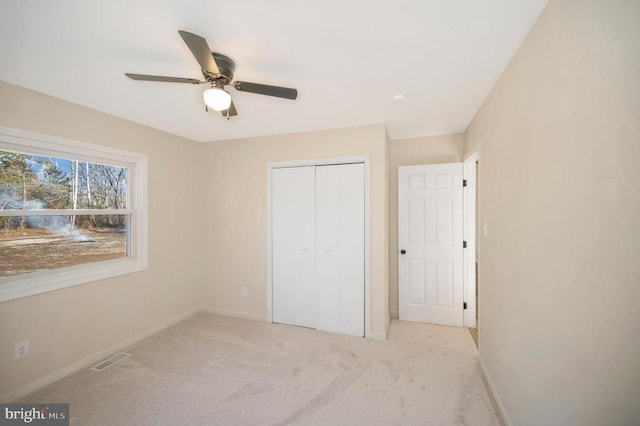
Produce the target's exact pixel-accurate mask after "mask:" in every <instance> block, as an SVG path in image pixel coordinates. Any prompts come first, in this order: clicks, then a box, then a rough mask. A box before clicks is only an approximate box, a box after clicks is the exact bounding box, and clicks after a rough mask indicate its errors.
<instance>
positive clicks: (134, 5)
mask: <svg viewBox="0 0 640 426" xmlns="http://www.w3.org/2000/svg"><path fill="white" fill-rule="evenodd" d="M546 3H547V0H483V1H478V0H396V1H393V2H390V1H387V0H323V1H300V0H297V1H296V0H276V1H258V0H228V1H226V2H223V1H219V0H181V1H178V0H126V1H125V0H110V1H87V0H56V1H42V0H2V1H1V2H0V80H4V81H7V82H9V83H13V84H16V85H18V86H22V87H26V88H29V89H33V90H36V91H38V92H42V93H46V94H48V95H51V96H55V97H58V98H61V99H65V100H68V101H71V102H75V103H78V104H80V105H84V106H87V107H90V108H93V109H96V110H99V111H103V112H106V113H109V114H113V115H116V116H119V117H122V118H125V119H128V120H131V121H135V122H138V123H142V124H145V125H147V126H150V127H154V128H157V129H161V130H164V131H166V132H169V133H173V134H176V135H180V136H184V137H186V138H190V139H193V140H196V141H215V140H223V139H234V138H241V137H250V136H263V135H273V134H282V133H292V132H300V131H311V130H320V129H330V128H339V127H347V126H357V125H366V124H374V123H375V124H379V123H384V124H386V125H387V129H388V132H389V135H390V137H391V138H392V139H396V138H405V137H413V136H426V135H434V134H445V133H453V132H461V131H464V130H465V128H466V127H467V125H468V124H469V122H470V120H471V119H472V118H473V116H474V114H475V113H476V111H477V110H478V108H479V106H480V105H481V104H482V102H483V100H484V98H485V97H486V96H487V94H488V93H489V91H490V90H491V88H492V87H493V85H494V83H495V81H496V80H497V79H498V77H499V76H500V73H501V72H502V70H503V69H504V68H505V66H506V65H507V63H508V62H509V60H510V59H511V57H512V56H513V54H514V53H515V52H516V50H517V48H518V46H519V45H520V43H521V42H522V40H523V39H524V37H525V35H526V34H527V32H528V31H529V29H530V28H531V26H532V25H533V23H534V22H535V20H536V18H537V17H538V15H539V14H540V12H541V11H542V9H543V8H544V6H545V4H546ZM179 29H181V30H186V31H190V32H193V33H196V34H199V35H201V36H202V37H204V38H206V39H207V41H208V42H209V45H210V47H211V48H212V49H213V50H214V51H217V52H220V53H223V54H226V55H228V56H230V57H231V58H232V59H233V60H234V61H235V62H236V72H235V79H237V80H244V81H250V82H256V83H264V84H273V85H280V86H288V87H295V88H297V89H298V93H299V95H298V99H297V100H296V101H289V100H284V99H278V98H272V97H267V96H262V95H256V94H251V93H241V92H237V91H236V90H235V89H233V88H229V89H228V90H229V91H230V92H231V95H232V97H233V100H234V103H235V104H236V107H237V109H238V112H239V115H238V116H237V117H234V118H232V119H231V120H229V121H227V120H225V119H224V118H223V117H222V116H221V115H220V114H219V113H215V112H213V111H212V112H209V113H206V112H205V111H204V104H203V102H202V92H203V91H204V89H205V88H206V87H207V86H206V85H199V86H197V85H189V84H172V83H155V82H140V81H133V80H130V79H128V78H126V77H125V76H124V73H125V72H132V73H139V74H155V75H167V76H175V77H190V78H197V79H201V77H202V75H201V73H200V68H199V65H198V64H197V62H196V61H195V59H194V58H193V56H192V55H191V53H190V51H189V49H188V48H187V46H186V45H185V44H184V43H183V41H182V39H181V38H180V36H179V35H178V30H179ZM396 94H403V95H404V96H405V99H404V100H401V101H394V100H393V97H394V95H396Z"/></svg>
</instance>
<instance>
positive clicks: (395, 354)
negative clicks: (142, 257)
mask: <svg viewBox="0 0 640 426" xmlns="http://www.w3.org/2000/svg"><path fill="white" fill-rule="evenodd" d="M126 352H128V353H130V354H131V356H130V357H129V358H126V359H125V360H123V361H121V362H119V363H117V364H115V365H113V366H111V367H109V368H108V369H106V370H104V371H102V372H95V371H92V370H89V369H86V370H83V371H80V372H77V373H75V374H72V375H70V376H68V377H66V378H64V379H62V380H60V381H58V382H56V383H54V384H52V385H50V386H48V387H46V388H44V389H41V390H40V391H37V392H35V393H33V394H31V395H29V396H27V397H25V398H22V399H21V401H20V402H27V401H28V402H68V403H70V411H71V424H77V425H80V424H82V425H129V424H135V425H288V424H300V425H439V426H440V425H474V426H480V425H499V424H501V421H500V419H499V418H498V416H497V414H496V411H495V407H494V405H493V403H492V400H491V398H490V397H489V394H488V392H487V389H486V386H485V384H484V381H483V379H482V373H481V370H480V367H479V364H478V352H477V350H476V347H475V345H474V343H473V341H472V339H471V337H470V336H469V332H468V331H467V330H466V329H465V328H452V327H442V326H434V325H427V324H415V323H407V322H401V321H397V320H394V321H392V323H391V326H390V336H389V340H387V341H374V340H367V339H362V338H355V337H349V336H342V335H337V334H330V333H323V332H319V331H315V330H309V329H305V328H299V327H292V326H285V325H279V324H268V323H260V322H255V321H250V320H242V319H236V318H229V317H224V316H218V315H212V314H204V313H200V314H197V315H195V316H193V317H191V318H189V319H187V320H185V321H183V322H181V323H179V324H177V325H175V326H173V327H171V328H169V329H167V330H165V331H163V332H161V333H158V334H156V335H154V336H152V337H150V338H148V339H146V340H144V341H142V342H140V343H139V344H137V345H134V346H132V347H130V348H128V349H127V350H126Z"/></svg>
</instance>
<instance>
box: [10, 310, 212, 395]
mask: <svg viewBox="0 0 640 426" xmlns="http://www.w3.org/2000/svg"><path fill="white" fill-rule="evenodd" d="M199 311H200V309H191V310H188V311H186V312H184V313H182V314H180V315H178V316H175V317H173V318H171V319H168V320H166V321H163V322H161V323H160V324H156V325H154V326H153V327H151V328H148V329H146V330H144V331H142V332H140V333H138V334H136V335H134V336H131V337H129V338H127V339H124V340H122V341H120V342H118V343H116V344H113V345H111V346H109V347H107V348H105V349H103V350H101V351H99V352H96V353H94V354H92V355H89V356H88V357H85V358H83V359H81V360H79V361H76V362H74V363H73V364H71V365H68V366H66V367H62V368H60V369H58V370H55V371H53V372H51V373H49V374H47V375H46V376H44V377H41V378H39V379H37V380H34V381H33V382H30V383H27V384H25V385H22V386H20V387H19V388H17V389H15V390H13V391H10V392H8V393H6V394H4V395H2V396H0V401H15V400H16V399H18V398H22V397H23V396H26V395H28V394H30V393H31V392H34V391H37V390H38V389H41V388H43V387H45V386H47V385H49V384H51V383H53V382H55V381H58V380H60V379H62V378H63V377H65V376H68V375H69V374H72V373H75V372H76V371H78V370H82V369H83V368H88V367H91V366H93V365H94V364H95V363H97V362H99V361H102V360H103V359H105V358H107V357H109V355H111V354H113V353H114V352H119V351H121V350H123V349H124V348H126V347H129V346H131V345H133V344H134V343H137V342H139V341H141V340H143V339H146V338H147V337H149V336H151V335H152V334H156V333H158V332H160V331H162V330H164V329H166V328H169V327H171V326H172V325H174V324H177V323H179V322H180V321H183V320H185V319H187V318H189V317H190V316H192V315H195V314H196V313H198V312H199Z"/></svg>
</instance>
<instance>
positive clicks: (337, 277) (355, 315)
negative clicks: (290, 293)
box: [315, 164, 365, 336]
mask: <svg viewBox="0 0 640 426" xmlns="http://www.w3.org/2000/svg"><path fill="white" fill-rule="evenodd" d="M315 211H316V213H315V219H316V225H315V226H316V298H317V300H316V328H317V329H319V330H325V331H332V332H338V333H343V334H350V335H353V336H364V216H365V215H364V213H365V212H364V164H340V165H330V166H317V167H316V209H315Z"/></svg>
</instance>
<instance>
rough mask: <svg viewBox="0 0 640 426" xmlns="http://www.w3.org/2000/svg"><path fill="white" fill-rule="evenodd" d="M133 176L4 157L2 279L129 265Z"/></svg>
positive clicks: (79, 164) (0, 156) (53, 160)
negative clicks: (119, 262) (125, 261)
mask: <svg viewBox="0 0 640 426" xmlns="http://www.w3.org/2000/svg"><path fill="white" fill-rule="evenodd" d="M128 178H129V176H128V169H127V168H126V167H120V166H115V165H108V164H97V163H91V162H86V161H80V160H76V159H73V160H72V159H65V158H57V157H46V156H38V155H31V154H23V153H16V152H10V151H0V277H5V276H13V275H19V274H24V273H28V272H34V271H39V270H45V269H54V268H60V267H65V266H72V265H78V264H84V263H89V262H97V261H102V260H109V259H117V258H122V257H126V256H127V253H128V247H127V241H128V238H127V232H128V221H129V220H130V214H129V212H128V210H127V208H128V191H127V188H128Z"/></svg>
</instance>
